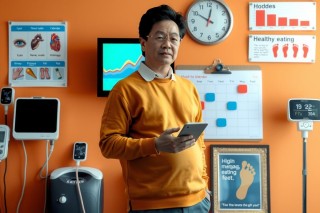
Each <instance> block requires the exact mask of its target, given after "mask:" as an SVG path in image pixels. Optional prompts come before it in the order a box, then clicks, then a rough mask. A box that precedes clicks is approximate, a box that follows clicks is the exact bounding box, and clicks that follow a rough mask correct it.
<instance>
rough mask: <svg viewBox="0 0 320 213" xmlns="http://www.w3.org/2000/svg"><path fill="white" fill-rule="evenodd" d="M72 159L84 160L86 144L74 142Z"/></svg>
mask: <svg viewBox="0 0 320 213" xmlns="http://www.w3.org/2000/svg"><path fill="white" fill-rule="evenodd" d="M73 152H74V153H73V154H74V160H84V159H85V158H86V153H87V144H86V143H76V144H75V145H74V150H73Z"/></svg>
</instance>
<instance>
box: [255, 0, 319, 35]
mask: <svg viewBox="0 0 320 213" xmlns="http://www.w3.org/2000/svg"><path fill="white" fill-rule="evenodd" d="M249 29H250V30H256V31H260V30H264V31H266V30H282V31H283V30H314V31H315V30H316V2H250V4H249Z"/></svg>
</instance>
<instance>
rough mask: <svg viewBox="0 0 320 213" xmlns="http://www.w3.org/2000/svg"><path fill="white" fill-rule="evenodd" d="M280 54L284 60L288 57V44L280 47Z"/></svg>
mask: <svg viewBox="0 0 320 213" xmlns="http://www.w3.org/2000/svg"><path fill="white" fill-rule="evenodd" d="M282 52H283V56H284V57H285V58H286V57H287V56H288V54H287V52H288V44H285V45H283V46H282Z"/></svg>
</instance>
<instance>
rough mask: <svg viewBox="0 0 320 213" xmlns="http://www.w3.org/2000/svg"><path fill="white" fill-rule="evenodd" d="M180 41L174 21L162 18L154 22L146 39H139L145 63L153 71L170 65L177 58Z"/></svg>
mask: <svg viewBox="0 0 320 213" xmlns="http://www.w3.org/2000/svg"><path fill="white" fill-rule="evenodd" d="M180 42H181V40H180V36H179V28H178V26H177V24H176V23H175V22H173V21H171V20H164V21H160V22H158V23H156V24H154V25H153V27H152V29H151V32H150V33H149V35H148V38H147V40H144V39H141V45H142V48H143V51H144V52H145V63H146V65H147V66H148V67H150V68H151V69H153V70H154V71H156V70H157V69H159V67H166V66H170V65H171V64H172V63H173V62H174V61H175V60H176V58H177V55H178V50H179V47H180Z"/></svg>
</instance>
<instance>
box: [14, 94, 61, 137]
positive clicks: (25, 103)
mask: <svg viewBox="0 0 320 213" xmlns="http://www.w3.org/2000/svg"><path fill="white" fill-rule="evenodd" d="M57 114H58V100H56V99H19V100H17V103H16V109H15V131H16V132H29V133H54V132H56V131H57V125H58V124H57V122H58V121H57Z"/></svg>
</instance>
